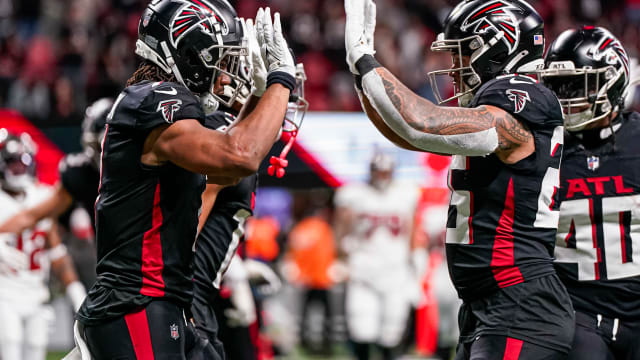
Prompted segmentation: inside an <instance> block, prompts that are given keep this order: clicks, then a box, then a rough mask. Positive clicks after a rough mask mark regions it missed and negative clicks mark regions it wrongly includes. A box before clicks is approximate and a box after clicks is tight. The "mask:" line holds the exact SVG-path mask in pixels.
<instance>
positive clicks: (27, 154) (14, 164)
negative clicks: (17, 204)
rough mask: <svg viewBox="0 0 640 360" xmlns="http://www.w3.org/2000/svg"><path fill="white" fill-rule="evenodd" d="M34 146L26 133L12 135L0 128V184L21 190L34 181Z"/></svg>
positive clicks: (7, 187) (6, 188)
mask: <svg viewBox="0 0 640 360" xmlns="http://www.w3.org/2000/svg"><path fill="white" fill-rule="evenodd" d="M35 154H36V146H35V144H34V142H33V141H32V140H31V137H30V136H29V134H27V133H21V134H18V135H14V134H11V133H9V131H7V129H5V128H0V184H1V185H2V188H4V189H5V190H9V191H14V192H22V191H24V190H25V189H26V188H27V187H28V186H29V185H31V184H33V183H34V182H35V176H36V162H35Z"/></svg>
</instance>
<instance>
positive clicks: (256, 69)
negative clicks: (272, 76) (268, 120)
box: [245, 19, 267, 96]
mask: <svg viewBox="0 0 640 360" xmlns="http://www.w3.org/2000/svg"><path fill="white" fill-rule="evenodd" d="M245 28H246V34H247V40H248V47H249V61H250V62H251V77H252V79H253V89H251V93H252V94H253V95H255V96H262V94H264V92H265V90H267V67H266V66H265V65H264V60H263V59H262V54H261V50H260V44H259V43H258V34H257V31H256V27H255V25H254V24H253V20H251V19H249V20H247V21H246V23H245Z"/></svg>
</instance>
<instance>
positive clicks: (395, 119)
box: [361, 67, 535, 164]
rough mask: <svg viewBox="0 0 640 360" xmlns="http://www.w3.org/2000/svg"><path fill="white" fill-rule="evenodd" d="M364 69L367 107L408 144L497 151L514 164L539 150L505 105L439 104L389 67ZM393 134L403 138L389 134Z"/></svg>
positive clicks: (428, 148)
mask: <svg viewBox="0 0 640 360" xmlns="http://www.w3.org/2000/svg"><path fill="white" fill-rule="evenodd" d="M361 73H365V75H364V76H363V77H362V88H363V94H362V103H363V107H364V108H365V111H366V112H367V114H368V115H369V118H370V119H371V120H372V122H373V123H374V124H375V125H376V126H377V127H378V128H379V129H380V128H381V127H382V128H383V129H380V131H381V132H382V133H383V135H385V136H386V137H387V138H389V140H391V141H393V142H394V143H396V144H399V145H400V146H402V147H405V148H407V145H408V147H409V148H412V149H413V150H415V149H419V150H422V151H429V152H436V153H446V154H461V155H486V154H489V153H492V152H495V153H496V155H497V156H498V157H499V158H500V160H502V161H503V162H505V163H508V164H511V163H516V162H518V161H520V160H522V159H524V158H525V157H527V156H529V155H530V154H531V153H533V151H534V150H535V145H534V141H533V135H532V134H531V132H530V131H529V129H528V128H527V127H526V126H525V125H524V124H523V123H521V122H520V121H519V120H517V119H515V118H514V117H512V116H511V115H510V114H509V113H507V112H506V111H504V110H502V109H499V108H497V107H494V106H479V107H477V108H471V109H470V108H453V107H441V106H437V105H435V104H433V103H431V102H430V101H428V100H426V99H424V98H421V97H419V96H418V95H416V94H415V93H413V92H412V91H411V90H409V89H408V88H407V87H406V86H404V85H403V84H402V83H401V82H400V81H399V80H398V79H396V78H395V77H394V76H393V75H392V74H391V73H390V72H389V71H388V70H386V69H385V68H383V67H375V68H373V69H371V70H370V71H367V72H364V71H363V72H361ZM369 105H371V106H369ZM380 119H381V120H382V121H379V120H380ZM376 120H378V121H376ZM380 123H382V124H380ZM383 130H384V131H383ZM389 132H392V133H393V134H394V135H395V137H400V138H401V139H402V141H398V140H397V138H394V135H391V136H389V134H388V133H389ZM403 145H405V146H403Z"/></svg>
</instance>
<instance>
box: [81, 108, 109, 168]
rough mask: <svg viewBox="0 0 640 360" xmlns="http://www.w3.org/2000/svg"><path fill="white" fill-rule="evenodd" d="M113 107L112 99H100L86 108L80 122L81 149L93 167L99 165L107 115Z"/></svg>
mask: <svg viewBox="0 0 640 360" xmlns="http://www.w3.org/2000/svg"><path fill="white" fill-rule="evenodd" d="M112 106H113V99H110V98H102V99H100V100H97V101H96V102H94V103H93V104H91V105H89V107H87V110H85V113H84V120H82V138H81V139H80V141H81V142H82V148H83V151H84V153H85V154H86V155H87V156H88V157H89V158H90V159H91V160H92V161H93V163H94V165H95V166H99V164H100V153H101V151H102V139H103V138H104V132H105V130H106V127H107V115H109V112H110V111H111V107H112Z"/></svg>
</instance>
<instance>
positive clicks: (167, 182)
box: [75, 0, 295, 359]
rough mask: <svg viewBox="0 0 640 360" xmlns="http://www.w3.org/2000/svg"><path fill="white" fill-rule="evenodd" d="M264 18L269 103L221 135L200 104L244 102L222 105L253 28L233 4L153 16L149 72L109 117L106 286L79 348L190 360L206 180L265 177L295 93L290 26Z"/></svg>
mask: <svg viewBox="0 0 640 360" xmlns="http://www.w3.org/2000/svg"><path fill="white" fill-rule="evenodd" d="M260 16H261V18H260V25H261V26H259V27H258V29H257V34H258V40H257V41H259V42H260V46H261V48H262V49H263V50H264V52H263V54H264V58H261V60H262V61H264V63H265V64H264V65H265V66H264V69H268V70H267V76H266V77H264V78H265V79H266V85H265V91H264V93H263V94H262V96H261V97H257V96H254V95H252V96H251V98H250V99H249V100H248V101H247V104H246V105H245V107H244V109H243V111H242V112H241V113H240V115H239V121H238V122H237V123H236V124H235V125H234V126H233V127H232V128H231V129H229V131H227V132H225V133H222V132H219V131H215V130H210V129H207V128H206V127H205V126H203V124H204V121H205V112H204V109H203V106H202V104H201V100H200V99H199V98H198V96H200V95H204V94H206V95H209V96H210V97H209V96H208V101H211V100H212V99H213V100H214V101H218V102H219V103H221V104H226V105H227V106H228V105H229V104H230V103H231V102H230V101H232V100H233V99H234V98H235V96H236V94H237V91H238V87H236V88H235V89H234V94H232V96H231V98H230V99H227V100H225V99H224V98H222V97H221V96H220V94H222V93H223V92H224V86H225V85H228V84H230V83H231V80H234V81H236V82H237V84H238V85H240V84H241V82H242V79H240V77H239V76H238V74H239V70H240V66H239V65H240V58H241V57H242V56H246V55H247V48H246V45H245V32H244V30H243V28H244V23H243V22H242V21H241V20H240V19H239V18H238V17H237V15H236V12H235V10H234V9H233V8H232V7H231V6H230V5H229V3H228V2H226V1H223V0H215V1H214V0H193V1H185V0H180V1H178V0H153V1H151V2H150V3H149V5H148V6H147V8H146V9H145V10H144V12H143V13H142V16H141V19H140V23H139V28H138V41H137V44H136V53H137V54H138V55H140V56H141V57H142V58H143V59H144V60H143V61H142V63H141V64H140V66H139V68H138V69H137V70H136V72H135V73H134V74H133V76H132V77H131V78H130V79H129V81H128V83H127V87H126V88H125V89H124V91H123V92H122V93H121V94H120V95H119V96H118V98H117V99H116V101H115V103H114V106H113V107H112V110H111V112H110V113H109V114H108V116H107V130H106V134H105V138H104V141H103V147H102V162H101V164H102V166H101V170H102V171H101V183H100V186H99V195H98V199H97V202H96V211H95V212H96V239H97V245H98V266H97V268H96V271H97V281H96V284H95V285H94V286H93V287H92V289H91V290H90V291H89V293H88V295H87V298H86V300H85V302H84V303H83V305H82V307H81V308H80V311H79V312H78V314H77V319H78V322H79V324H77V326H76V329H75V330H77V331H76V333H77V334H78V335H79V336H77V338H78V339H77V341H78V343H79V344H78V345H79V347H80V349H83V348H88V350H89V352H90V353H91V356H92V357H93V358H94V359H114V358H148V357H158V358H177V359H181V358H183V357H184V339H185V337H184V331H185V317H184V315H183V309H185V308H188V307H189V306H190V303H191V297H192V292H191V288H192V275H193V274H192V269H191V265H192V247H193V241H194V240H195V237H196V231H197V225H198V211H199V209H200V205H201V194H202V192H203V190H204V188H205V176H203V175H201V174H206V175H207V179H208V181H209V182H212V183H218V184H233V183H236V182H237V181H238V179H240V178H242V177H244V176H248V175H251V174H253V173H255V172H256V171H257V169H258V166H259V164H260V162H261V160H262V158H263V157H264V156H265V155H266V154H267V152H268V151H269V149H270V148H271V146H272V145H273V143H274V141H275V140H276V136H277V134H278V130H279V129H280V126H281V124H282V119H283V117H284V115H285V111H286V108H287V102H288V99H289V95H290V93H291V90H292V89H293V87H294V84H295V64H294V63H293V59H292V56H291V54H290V53H289V51H288V46H287V43H286V41H285V39H284V38H283V36H282V29H281V25H280V17H279V14H277V13H276V14H275V15H274V18H273V20H272V19H271V14H270V11H269V10H268V9H267V10H266V11H263V12H261V14H260ZM255 68H257V67H254V69H255ZM253 75H254V77H255V73H254V74H253ZM83 342H84V343H83ZM85 345H86V347H85Z"/></svg>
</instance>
